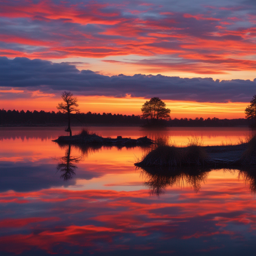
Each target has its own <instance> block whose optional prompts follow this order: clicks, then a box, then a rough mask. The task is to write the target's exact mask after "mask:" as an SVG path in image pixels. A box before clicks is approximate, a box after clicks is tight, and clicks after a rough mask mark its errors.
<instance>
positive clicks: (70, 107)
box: [57, 91, 79, 136]
mask: <svg viewBox="0 0 256 256" xmlns="http://www.w3.org/2000/svg"><path fill="white" fill-rule="evenodd" d="M61 97H62V99H63V101H64V102H61V103H59V104H58V106H57V109H59V110H60V111H62V112H63V113H67V114H68V128H67V129H66V130H65V131H66V132H69V135H70V136H72V131H71V128H70V114H71V113H73V112H78V111H79V109H78V108H76V107H78V104H77V98H76V97H74V96H73V94H72V93H71V92H66V91H65V92H63V93H62V95H61Z"/></svg>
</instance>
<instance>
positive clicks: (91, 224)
mask: <svg viewBox="0 0 256 256" xmlns="http://www.w3.org/2000/svg"><path fill="white" fill-rule="evenodd" d="M98 129H100V128H98ZM101 129H102V128H101ZM129 129H131V128H129ZM45 130H46V132H45V134H49V135H47V136H48V137H49V138H56V135H55V134H54V135H52V133H51V132H50V131H49V130H47V129H45ZM102 130H103V129H102ZM110 130H111V133H110ZM119 130H120V128H119ZM125 131H128V128H127V129H126V130H125ZM54 132H55V131H54ZM103 132H105V134H103ZM122 132H123V134H121V135H123V136H128V137H129V136H133V135H132V132H131V134H129V133H128V132H127V133H125V132H124V131H122ZM99 133H100V132H99ZM114 133H115V134H116V133H118V134H119V131H114V132H113V128H109V134H107V133H106V129H105V128H104V131H102V135H103V136H114ZM120 133H121V132H120ZM13 134H15V132H13ZM39 134H40V132H39ZM145 135H146V134H145ZM159 135H161V133H159ZM162 135H164V136H163V137H166V136H165V132H164V131H163V132H162ZM139 136H144V134H136V136H135V137H139ZM152 136H153V135H152ZM154 136H155V135H154ZM237 137H238V135H237ZM155 139H157V137H156V136H155ZM184 141H185V142H187V135H185V136H184ZM214 143H215V142H214ZM1 146H2V147H1V148H2V152H1V156H2V160H1V161H0V175H1V180H0V213H1V214H0V254H1V255H4V256H7V255H21V256H34V255H40V256H48V255H52V254H55V255H64V254H65V255H77V254H80V255H88V254H93V255H103V254H104V255H111V256H113V255H120V254H122V255H161V254H171V255H177V256H178V255H206V254H207V255H226V254H227V252H231V253H232V254H234V255H241V254H245V255H252V251H253V250H254V249H255V235H256V226H255V223H256V217H255V212H256V204H255V196H254V195H252V194H251V191H252V192H256V174H255V173H256V170H255V168H254V167H250V168H245V167H241V168H240V170H232V172H229V171H226V172H225V171H223V170H211V172H209V170H206V169H193V168H192V169H187V168H186V169H179V168H178V169H172V170H171V171H170V170H168V173H167V172H164V170H159V169H158V170H157V169H154V170H153V169H146V170H143V175H144V177H143V180H142V177H141V176H140V172H138V171H134V167H133V163H134V161H135V159H134V158H135V157H136V156H138V157H139V156H140V155H142V154H143V149H141V148H134V149H126V148H123V149H122V150H117V148H111V150H110V149H109V150H107V148H105V147H103V148H101V149H99V148H91V147H90V148H88V147H84V148H82V147H75V146H71V147H69V146H68V145H67V146H65V147H62V150H61V149H60V148H59V147H58V145H57V144H54V143H52V142H51V140H50V139H47V140H46V141H41V140H37V139H31V140H29V141H27V140H24V141H21V139H15V140H12V139H8V140H7V139H3V140H2V141H1ZM17 156H18V157H19V158H17ZM13 159H15V160H13ZM56 159H58V160H57V161H56ZM57 165H58V167H59V172H56V166H57ZM60 173H61V175H62V176H63V177H62V179H60V178H59V176H60V175H59V174H60ZM75 173H76V175H75V176H74V174H75ZM238 174H239V178H240V180H239V179H238V178H237V176H238ZM72 176H73V178H72V179H69V180H68V178H70V177H72ZM66 178H67V180H66V181H65V182H64V181H63V179H66ZM145 179H146V185H147V187H145V186H143V184H142V185H141V183H142V182H143V181H145ZM244 180H245V181H246V182H247V183H248V184H249V186H250V189H249V186H245V185H244ZM180 186H184V187H187V186H189V187H191V186H192V188H193V189H194V190H195V191H196V192H197V193H195V191H194V190H192V189H181V188H180ZM148 188H150V189H151V191H152V192H153V195H150V194H149V193H148ZM163 192H164V194H161V193H163ZM156 194H157V195H160V194H161V195H160V196H156Z"/></svg>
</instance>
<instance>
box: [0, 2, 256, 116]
mask: <svg viewBox="0 0 256 256" xmlns="http://www.w3.org/2000/svg"><path fill="white" fill-rule="evenodd" d="M255 71H256V1H255V0H215V1H207V0H193V1H191V0H179V1H178V0H145V1H139V0H136V1H135V0H127V1H117V0H108V1H104V0H96V1H93V0H92V1H82V0H67V1H62V0H11V1H10V0H0V78H1V79H0V108H1V109H2V108H4V109H18V110H22V109H23V110H34V109H35V110H45V111H56V105H57V103H58V102H60V100H61V99H60V95H61V93H62V92H63V91H64V90H67V91H71V92H72V93H73V94H74V95H75V96H77V97H78V103H79V107H80V111H81V112H88V111H91V112H99V113H103V112H112V113H121V114H136V115H137V114H140V108H141V105H142V104H143V103H144V102H145V100H148V99H150V98H151V97H155V96H157V97H160V98H161V99H163V100H164V101H165V102H166V103H167V107H169V108H170V109H171V117H178V118H179V117H191V118H194V117H201V116H202V117H205V118H207V117H214V116H215V117H219V118H239V117H241V118H243V117H244V109H245V107H246V106H247V105H248V102H249V101H250V100H251V98H252V96H253V95H254V94H256V79H255V78H256V75H255V74H256V73H255Z"/></svg>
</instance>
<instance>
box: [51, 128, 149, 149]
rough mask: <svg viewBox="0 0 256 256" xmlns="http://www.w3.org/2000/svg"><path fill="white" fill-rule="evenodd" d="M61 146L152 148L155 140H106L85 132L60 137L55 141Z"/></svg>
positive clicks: (120, 138) (118, 137) (142, 138)
mask: <svg viewBox="0 0 256 256" xmlns="http://www.w3.org/2000/svg"><path fill="white" fill-rule="evenodd" d="M53 141H54V142H57V143H58V144H61V145H78V146H79V145H81V146H83V145H84V146H92V147H93V146H117V147H136V146H141V147H145V146H150V145H151V144H153V143H154V142H153V140H151V139H149V138H148V137H147V136H146V137H141V138H138V139H131V138H123V137H122V136H117V137H116V138H115V139H114V138H104V137H101V136H99V135H97V134H95V133H89V132H88V131H86V130H83V131H82V132H81V133H80V134H78V135H73V136H60V137H59V138H58V139H56V140H53Z"/></svg>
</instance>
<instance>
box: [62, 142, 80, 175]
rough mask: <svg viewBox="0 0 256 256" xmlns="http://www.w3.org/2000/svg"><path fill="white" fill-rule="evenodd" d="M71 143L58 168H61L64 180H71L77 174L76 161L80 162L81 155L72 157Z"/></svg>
mask: <svg viewBox="0 0 256 256" xmlns="http://www.w3.org/2000/svg"><path fill="white" fill-rule="evenodd" d="M70 153H71V145H69V146H68V149H67V151H66V154H65V156H64V157H62V158H61V163H59V164H58V166H57V170H59V171H60V172H61V173H62V175H61V178H63V179H64V180H69V179H71V178H72V176H73V175H74V174H75V169H76V168H77V166H76V165H75V164H74V163H78V162H79V160H80V158H79V157H71V156H70Z"/></svg>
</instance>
